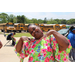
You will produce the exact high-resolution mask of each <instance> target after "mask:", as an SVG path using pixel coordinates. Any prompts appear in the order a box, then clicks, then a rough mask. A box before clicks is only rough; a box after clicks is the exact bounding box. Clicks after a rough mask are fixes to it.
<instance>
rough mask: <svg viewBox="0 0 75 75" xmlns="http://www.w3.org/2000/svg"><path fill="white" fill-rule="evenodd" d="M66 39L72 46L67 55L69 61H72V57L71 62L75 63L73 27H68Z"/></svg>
mask: <svg viewBox="0 0 75 75" xmlns="http://www.w3.org/2000/svg"><path fill="white" fill-rule="evenodd" d="M67 38H68V39H69V40H70V42H71V46H72V49H71V51H70V53H69V58H70V60H72V59H71V56H72V58H73V60H74V61H75V26H71V27H70V29H69V34H68V36H67Z"/></svg>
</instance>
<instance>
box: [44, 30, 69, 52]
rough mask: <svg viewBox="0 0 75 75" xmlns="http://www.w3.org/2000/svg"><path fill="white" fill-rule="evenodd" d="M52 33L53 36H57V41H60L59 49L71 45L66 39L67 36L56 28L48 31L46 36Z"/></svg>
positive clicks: (64, 48)
mask: <svg viewBox="0 0 75 75" xmlns="http://www.w3.org/2000/svg"><path fill="white" fill-rule="evenodd" d="M51 34H53V36H54V37H55V38H56V41H57V42H58V45H59V50H60V51H63V50H66V48H67V47H68V46H69V42H68V40H67V39H66V37H64V36H63V35H61V34H59V33H58V32H57V31H55V30H50V31H48V32H47V33H46V34H45V36H50V35H51Z"/></svg>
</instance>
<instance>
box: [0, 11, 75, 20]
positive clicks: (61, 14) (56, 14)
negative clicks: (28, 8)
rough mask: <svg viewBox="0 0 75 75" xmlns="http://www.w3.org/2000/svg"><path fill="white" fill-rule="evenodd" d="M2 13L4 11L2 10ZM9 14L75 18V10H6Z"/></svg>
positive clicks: (37, 17) (29, 16)
mask: <svg viewBox="0 0 75 75" xmlns="http://www.w3.org/2000/svg"><path fill="white" fill-rule="evenodd" d="M0 13H2V12H0ZM4 13H7V14H8V15H10V14H13V15H15V16H17V15H25V16H26V17H27V18H29V19H32V18H36V19H44V18H45V17H46V18H47V19H51V18H52V19H66V20H68V19H71V18H75V12H4Z"/></svg>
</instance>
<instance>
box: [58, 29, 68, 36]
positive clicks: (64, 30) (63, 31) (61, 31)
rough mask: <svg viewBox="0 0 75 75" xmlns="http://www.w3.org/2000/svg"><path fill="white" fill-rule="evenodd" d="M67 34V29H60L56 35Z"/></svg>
mask: <svg viewBox="0 0 75 75" xmlns="http://www.w3.org/2000/svg"><path fill="white" fill-rule="evenodd" d="M67 32H68V29H61V30H59V31H58V33H60V34H62V35H65V34H66V33H67Z"/></svg>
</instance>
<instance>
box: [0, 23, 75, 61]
mask: <svg viewBox="0 0 75 75" xmlns="http://www.w3.org/2000/svg"><path fill="white" fill-rule="evenodd" d="M28 32H29V33H30V34H31V35H32V36H33V37H27V36H22V37H20V39H19V40H18V42H16V44H15V41H16V39H15V38H14V37H13V36H14V35H15V33H11V34H9V35H8V36H7V40H12V45H15V52H16V54H17V56H19V58H20V62H23V61H24V58H25V57H28V56H29V58H28V61H29V62H54V61H56V62H67V61H68V59H69V58H71V56H72V57H73V60H75V27H74V26H72V27H70V29H69V31H68V35H67V36H66V37H67V38H66V37H65V36H63V35H61V34H59V33H58V32H57V31H55V30H50V31H48V32H47V33H45V34H44V33H43V31H42V30H41V29H40V27H38V26H36V25H34V24H30V25H29V26H28ZM1 47H2V42H1V41H0V48H1ZM68 57H69V58H68Z"/></svg>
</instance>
